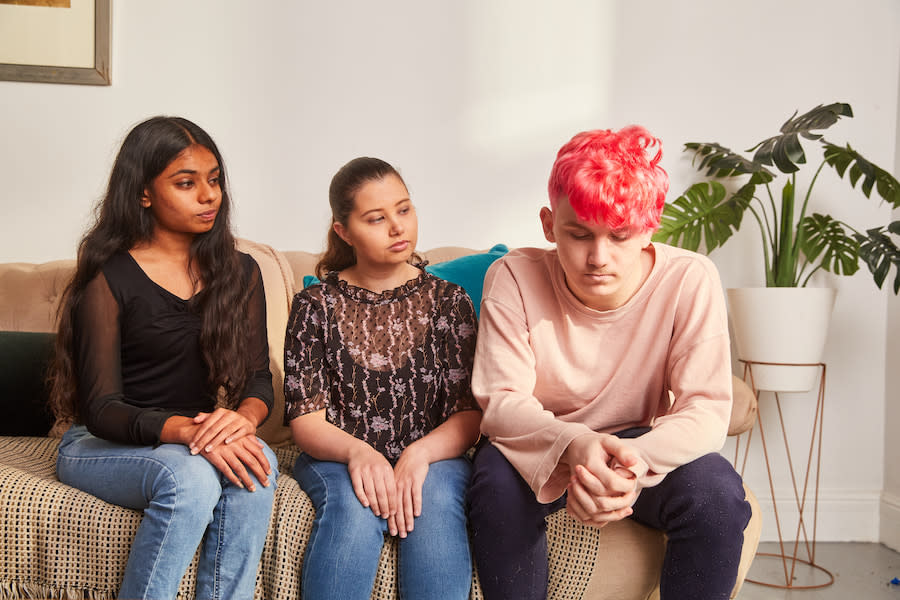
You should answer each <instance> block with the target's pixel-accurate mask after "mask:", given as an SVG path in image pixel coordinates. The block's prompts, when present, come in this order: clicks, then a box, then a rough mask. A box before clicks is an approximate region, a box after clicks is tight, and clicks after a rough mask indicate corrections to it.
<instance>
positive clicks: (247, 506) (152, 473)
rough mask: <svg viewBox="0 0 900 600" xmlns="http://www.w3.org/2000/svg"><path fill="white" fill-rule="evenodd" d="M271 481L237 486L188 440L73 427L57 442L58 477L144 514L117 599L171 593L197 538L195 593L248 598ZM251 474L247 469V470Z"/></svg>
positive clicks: (273, 464)
mask: <svg viewBox="0 0 900 600" xmlns="http://www.w3.org/2000/svg"><path fill="white" fill-rule="evenodd" d="M263 451H264V452H265V455H266V458H268V460H269V464H270V465H271V467H272V475H271V476H270V485H269V487H263V486H262V485H257V486H256V491H255V492H249V491H247V490H246V489H242V488H239V487H237V486H236V485H234V484H232V483H231V482H230V481H228V480H227V479H226V478H225V476H224V475H223V474H222V473H221V472H220V471H219V470H218V469H216V468H215V467H214V466H213V465H212V464H211V463H210V462H209V461H207V460H206V459H205V458H203V457H202V456H200V455H199V454H198V455H191V453H190V450H189V449H188V447H187V446H184V445H181V444H162V445H161V446H158V447H156V448H153V447H151V446H127V445H123V444H117V443H114V442H108V441H106V440H102V439H100V438H97V437H95V436H93V435H91V434H90V433H89V432H88V431H87V429H86V428H85V427H84V426H82V425H76V426H73V427H72V428H71V429H69V431H68V432H66V434H65V435H64V436H63V439H62V441H61V442H60V445H59V457H58V459H57V462H56V472H57V474H58V475H59V479H60V481H62V482H63V483H65V484H67V485H71V486H73V487H76V488H78V489H80V490H82V491H85V492H87V493H89V494H92V495H94V496H97V497H98V498H100V499H101V500H104V501H106V502H110V503H112V504H116V505H118V506H124V507H126V508H131V509H135V510H142V511H143V512H144V517H143V519H142V520H141V525H140V527H139V528H138V531H137V534H136V535H135V537H134V542H133V543H132V545H131V553H130V554H129V556H128V564H127V566H126V567H125V578H124V579H123V580H122V586H121V588H120V589H119V597H120V598H130V599H134V598H146V599H153V600H158V599H161V598H175V594H176V593H177V591H178V586H179V584H180V582H181V579H182V577H183V576H184V573H185V571H186V570H187V568H188V566H190V564H191V560H192V559H193V557H194V554H195V553H196V551H197V548H198V546H200V544H201V542H202V544H203V547H202V550H201V554H200V564H199V566H198V569H197V590H196V592H197V593H196V597H197V598H198V599H203V600H208V599H218V598H252V597H253V593H254V588H255V586H256V570H257V567H258V564H259V558H260V556H261V555H262V549H263V543H264V542H265V538H266V531H267V530H268V527H269V516H270V514H271V512H272V501H273V500H274V498H275V478H276V477H277V475H278V468H277V461H276V458H275V455H274V454H273V453H272V451H271V450H270V449H269V448H268V447H266V448H264V449H263ZM251 477H252V475H251Z"/></svg>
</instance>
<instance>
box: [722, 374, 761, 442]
mask: <svg viewBox="0 0 900 600" xmlns="http://www.w3.org/2000/svg"><path fill="white" fill-rule="evenodd" d="M731 378H732V383H733V387H734V392H733V395H734V403H733V404H732V406H731V422H730V423H728V435H740V434H742V433H744V432H745V431H747V430H749V429H750V428H751V427H753V423H754V422H755V421H756V394H754V393H753V390H752V389H750V386H749V385H747V383H746V382H745V381H744V380H743V379H741V378H740V377H737V376H736V375H732V377H731Z"/></svg>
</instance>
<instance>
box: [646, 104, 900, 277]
mask: <svg viewBox="0 0 900 600" xmlns="http://www.w3.org/2000/svg"><path fill="white" fill-rule="evenodd" d="M852 116H853V111H852V109H851V107H850V105H849V104H844V103H840V102H836V103H834V104H829V105H827V106H822V105H820V106H817V107H815V108H813V109H812V110H810V111H809V112H806V113H804V114H802V115H799V116H798V115H797V113H796V112H795V113H794V115H793V116H792V117H791V118H789V119H788V120H787V121H786V122H785V123H784V125H782V126H781V130H780V133H778V134H776V135H774V136H772V137H769V138H766V139H765V140H763V141H761V142H759V143H758V144H756V145H755V146H753V147H752V148H750V149H749V150H746V151H745V153H743V154H742V153H739V152H736V151H733V150H731V149H730V148H726V147H725V146H721V145H719V144H717V143H714V142H703V143H699V142H690V143H687V144H685V152H690V153H692V154H693V157H694V160H693V165H694V166H695V167H696V168H697V169H698V170H700V171H703V172H704V173H705V176H706V178H705V180H704V181H701V182H698V183H695V184H693V185H692V186H691V187H690V188H688V189H687V190H686V191H685V192H684V194H682V195H681V196H679V197H678V198H676V199H675V200H674V201H673V202H671V203H669V204H667V205H666V206H665V208H664V210H663V215H662V222H661V225H660V229H659V231H658V232H657V233H656V234H655V235H654V238H653V239H654V240H655V241H659V242H667V243H671V244H673V245H677V246H681V247H684V248H688V249H690V250H698V249H699V248H700V244H701V242H703V243H704V246H705V249H706V251H707V252H711V251H712V250H714V249H715V248H717V247H719V246H722V245H723V244H724V243H725V242H726V241H728V239H729V238H730V237H731V236H732V234H733V233H734V232H736V231H738V230H739V229H740V227H741V223H742V221H743V219H744V218H745V216H746V214H747V213H748V212H749V213H750V216H751V217H752V218H753V220H754V221H755V222H756V224H757V225H758V226H759V235H760V241H761V243H762V248H763V256H764V260H765V273H766V286H767V287H802V286H805V285H806V283H807V282H808V281H809V278H810V276H811V275H812V274H813V273H815V272H816V271H818V270H819V269H824V270H825V271H830V272H832V273H835V274H838V275H852V274H853V273H855V272H856V271H857V270H858V269H859V263H860V260H862V261H863V262H864V263H865V264H866V266H867V267H868V269H869V271H870V272H871V273H872V275H873V278H874V280H875V283H876V284H877V285H878V287H879V288H881V287H882V284H883V283H884V281H885V280H886V279H887V278H888V276H889V274H890V272H891V271H892V270H893V272H894V279H893V289H894V293H895V294H897V293H898V291H900V249H898V247H897V241H898V239H900V220H898V221H893V222H891V223H885V224H881V225H876V226H874V227H872V228H870V229H867V230H865V231H858V230H856V229H855V228H854V227H852V226H851V225H849V224H847V223H846V222H844V221H841V220H840V219H837V218H835V217H833V216H831V215H827V214H822V213H818V212H814V204H815V196H814V195H813V187H814V186H815V183H816V180H817V179H818V177H819V174H820V173H821V172H822V170H823V169H824V168H825V167H826V166H827V167H829V168H831V169H833V170H834V171H835V172H837V174H838V175H839V176H840V177H841V178H842V179H843V178H846V180H847V181H848V182H849V183H850V187H852V188H854V189H858V190H859V191H860V192H862V194H863V195H865V196H866V197H867V198H869V197H870V196H871V194H872V191H873V190H874V191H875V192H876V193H877V194H878V196H880V197H881V200H882V202H887V203H888V204H890V205H891V206H892V207H893V208H898V207H900V183H898V181H897V179H896V178H895V177H894V176H893V175H891V174H890V173H889V172H887V171H885V170H884V169H882V168H881V167H879V166H877V165H875V164H873V163H872V162H870V161H868V160H867V159H865V158H864V157H863V156H862V155H861V154H859V153H858V152H857V151H856V150H855V149H854V148H852V147H851V146H850V145H849V144H847V145H844V146H841V145H838V144H834V143H832V142H830V141H828V140H826V139H825V138H824V136H823V134H822V133H819V132H821V131H823V130H825V129H828V128H829V127H831V126H832V125H834V124H835V123H837V122H838V121H839V120H840V119H841V118H842V117H852ZM803 140H806V141H807V142H806V143H807V144H809V145H815V146H816V148H817V150H821V153H822V158H821V161H820V162H818V166H817V167H815V171H813V172H812V176H811V177H809V178H808V179H807V180H806V181H805V183H801V181H800V180H799V179H798V174H799V173H800V171H801V168H802V167H804V166H805V165H806V164H807V153H806V151H805V150H804V148H803ZM750 153H752V155H750ZM813 166H814V165H810V168H813ZM732 180H733V181H735V183H734V184H732V185H729V186H728V187H726V186H725V185H723V183H722V181H732ZM857 184H858V188H857ZM849 210H852V208H850V209H849Z"/></svg>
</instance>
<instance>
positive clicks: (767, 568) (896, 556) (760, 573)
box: [737, 542, 900, 600]
mask: <svg viewBox="0 0 900 600" xmlns="http://www.w3.org/2000/svg"><path fill="white" fill-rule="evenodd" d="M759 552H769V553H777V552H778V544H777V543H762V544H760V545H759ZM786 552H787V554H791V553H792V552H793V548H786ZM800 556H801V557H802V558H805V557H806V556H805V555H800ZM815 563H816V564H817V565H819V566H821V567H823V568H825V569H827V570H828V571H831V573H832V574H833V575H834V583H833V584H832V585H830V586H828V587H823V588H818V589H808V590H802V589H793V590H785V589H778V588H773V587H768V586H764V585H759V584H754V583H750V582H749V581H746V582H745V583H744V586H743V587H742V588H741V591H740V593H739V594H738V596H737V600H847V599H850V600H882V599H884V600H900V583H898V584H892V583H891V581H892V580H894V579H895V578H896V579H897V580H898V581H900V553H897V552H894V551H893V550H891V549H889V548H887V547H886V546H883V545H881V544H864V543H836V542H819V543H818V544H817V545H816V554H815ZM787 569H788V573H790V569H791V563H790V561H788V563H787ZM784 572H785V568H784V566H783V563H782V561H781V559H780V558H778V557H765V556H759V555H757V557H756V558H755V559H754V561H753V566H751V567H750V574H749V575H748V577H747V578H748V579H756V580H762V581H767V582H771V583H781V584H782V585H783V584H784V582H785V573H784ZM828 580H829V577H828V575H827V574H826V573H824V572H822V571H820V570H819V569H814V568H812V567H809V566H807V565H804V564H802V563H797V564H796V567H795V571H794V580H793V585H794V586H795V587H799V586H808V585H819V584H822V583H826V582H827V581H828Z"/></svg>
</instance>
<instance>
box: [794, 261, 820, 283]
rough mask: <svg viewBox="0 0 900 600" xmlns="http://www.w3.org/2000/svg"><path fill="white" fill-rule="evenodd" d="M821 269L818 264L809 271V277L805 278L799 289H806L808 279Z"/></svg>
mask: <svg viewBox="0 0 900 600" xmlns="http://www.w3.org/2000/svg"><path fill="white" fill-rule="evenodd" d="M821 268H822V265H821V264H819V265H818V266H817V267H816V268H814V269H813V270H812V271H810V272H809V275H807V276H806V279H804V280H803V284H802V285H800V286H799V287H806V284H807V283H809V278H810V277H812V276H813V273H815V272H816V271H818V270H819V269H821Z"/></svg>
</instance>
